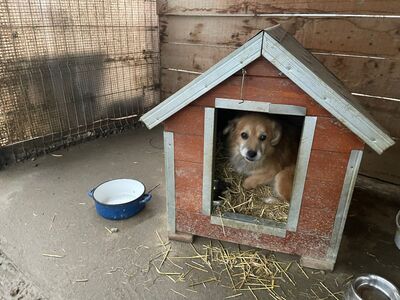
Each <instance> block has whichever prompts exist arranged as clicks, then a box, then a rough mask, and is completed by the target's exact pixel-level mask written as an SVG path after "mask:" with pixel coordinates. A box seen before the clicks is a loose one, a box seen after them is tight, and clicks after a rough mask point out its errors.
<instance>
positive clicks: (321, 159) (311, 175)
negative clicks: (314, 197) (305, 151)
mask: <svg viewBox="0 0 400 300" xmlns="http://www.w3.org/2000/svg"><path fill="white" fill-rule="evenodd" d="M349 157H350V154H349V153H338V152H329V151H320V150H313V151H312V152H311V157H310V162H309V165H308V170H307V179H312V180H313V179H317V180H323V181H332V182H334V183H336V182H340V183H343V180H344V174H345V173H346V168H347V162H348V160H349Z"/></svg>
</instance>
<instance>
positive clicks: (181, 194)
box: [175, 160, 203, 212]
mask: <svg viewBox="0 0 400 300" xmlns="http://www.w3.org/2000/svg"><path fill="white" fill-rule="evenodd" d="M202 182H203V165H202V164H199V163H192V162H186V161H179V160H175V197H176V207H177V209H182V210H184V211H186V212H201V206H202V205H201V201H202Z"/></svg>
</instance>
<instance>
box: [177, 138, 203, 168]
mask: <svg viewBox="0 0 400 300" xmlns="http://www.w3.org/2000/svg"><path fill="white" fill-rule="evenodd" d="M203 143H204V139H203V137H202V136H200V135H187V134H180V133H177V134H174V149H175V160H182V161H190V162H195V163H203V150H204V149H203V147H204V146H203Z"/></svg>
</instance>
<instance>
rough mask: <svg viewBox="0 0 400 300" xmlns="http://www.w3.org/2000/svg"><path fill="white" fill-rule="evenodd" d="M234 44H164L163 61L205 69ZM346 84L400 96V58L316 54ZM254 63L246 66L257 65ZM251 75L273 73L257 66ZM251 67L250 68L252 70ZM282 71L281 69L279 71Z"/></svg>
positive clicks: (171, 65) (168, 65) (164, 65)
mask: <svg viewBox="0 0 400 300" xmlns="http://www.w3.org/2000/svg"><path fill="white" fill-rule="evenodd" d="M234 49H235V48H234V47H214V46H208V45H196V44H186V45H176V44H168V43H163V44H161V53H162V57H161V65H162V68H166V69H179V70H185V71H193V72H199V73H200V72H204V71H206V70H207V69H209V68H210V67H212V66H213V65H214V64H215V63H216V62H218V61H219V60H221V59H222V58H224V57H225V56H226V55H228V54H229V53H231V52H232V51H233V50H234ZM314 56H315V57H316V58H317V59H318V60H319V61H321V62H322V63H323V64H324V65H325V66H326V67H327V68H328V69H329V70H330V71H331V72H332V73H333V74H334V75H335V76H336V77H337V78H338V79H339V80H341V81H342V82H343V84H344V85H345V86H346V87H347V88H348V89H349V90H350V91H351V92H355V93H362V94H369V95H378V96H383V97H392V98H400V89H399V88H398V84H399V82H400V62H399V60H397V59H376V58H367V57H352V56H337V55H329V54H328V55H322V54H314ZM254 68H255V66H254V63H252V64H251V65H249V66H248V67H247V68H246V69H247V70H248V69H254ZM257 68H259V69H258V70H255V72H250V73H249V72H248V75H252V74H253V75H258V76H272V75H273V74H271V73H270V72H268V70H267V69H266V68H264V69H262V68H261V66H257ZM248 71H249V70H248ZM278 74H279V72H278Z"/></svg>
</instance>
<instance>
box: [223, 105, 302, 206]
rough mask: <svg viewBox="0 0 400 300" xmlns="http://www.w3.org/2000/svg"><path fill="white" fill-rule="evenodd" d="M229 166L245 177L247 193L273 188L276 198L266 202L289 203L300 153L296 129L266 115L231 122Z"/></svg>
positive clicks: (254, 114)
mask: <svg viewBox="0 0 400 300" xmlns="http://www.w3.org/2000/svg"><path fill="white" fill-rule="evenodd" d="M223 133H224V134H228V150H229V154H230V162H231V164H232V166H233V167H234V169H235V170H236V171H237V172H238V173H240V174H244V175H246V176H247V177H246V179H245V180H244V182H243V187H244V188H245V189H253V188H255V187H257V186H259V185H262V184H273V187H274V194H275V195H276V196H277V197H278V199H276V198H274V197H270V198H268V199H264V200H265V201H266V202H276V201H278V200H285V201H290V197H291V195H292V185H293V177H294V169H295V165H296V158H297V151H298V142H299V140H298V137H297V132H296V129H295V128H294V127H293V126H289V125H288V124H286V123H285V124H283V123H281V122H279V121H278V120H274V119H272V118H271V117H268V116H267V115H265V114H261V113H259V114H258V113H250V114H246V115H243V116H242V117H238V118H236V119H233V120H231V121H230V122H229V125H228V126H227V127H226V128H225V129H224V131H223Z"/></svg>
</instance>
